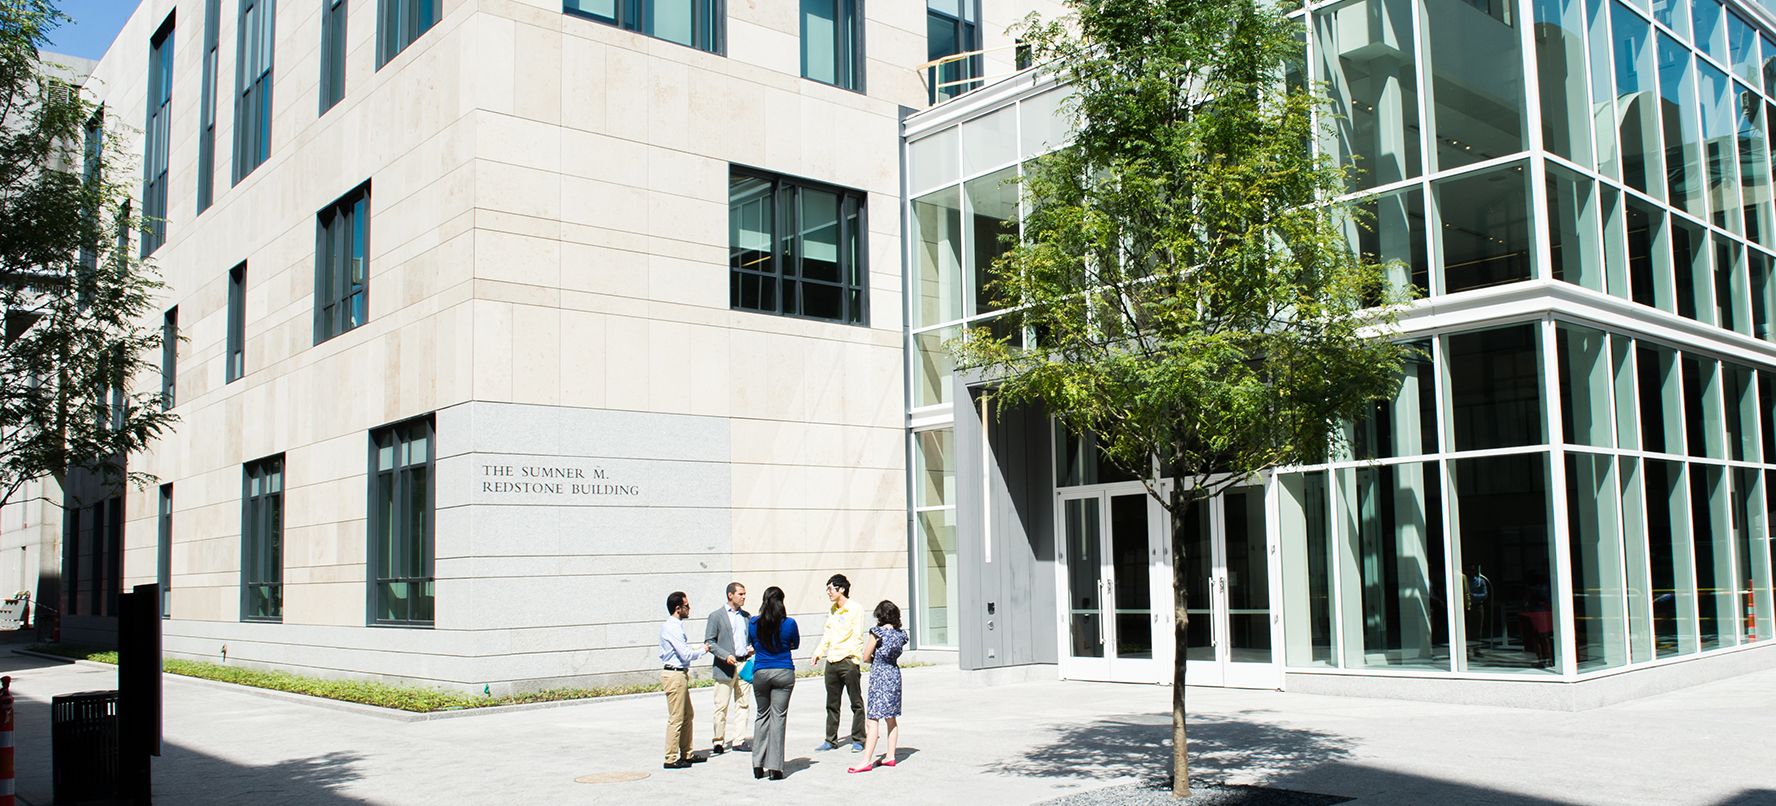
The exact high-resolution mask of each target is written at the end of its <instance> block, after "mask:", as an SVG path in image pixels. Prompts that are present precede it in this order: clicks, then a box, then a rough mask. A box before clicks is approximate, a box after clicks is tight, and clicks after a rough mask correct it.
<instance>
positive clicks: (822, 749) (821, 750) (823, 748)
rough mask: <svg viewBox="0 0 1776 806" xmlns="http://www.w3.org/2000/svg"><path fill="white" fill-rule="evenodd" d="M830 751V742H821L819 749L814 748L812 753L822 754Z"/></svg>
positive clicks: (831, 747)
mask: <svg viewBox="0 0 1776 806" xmlns="http://www.w3.org/2000/svg"><path fill="white" fill-rule="evenodd" d="M831 749H833V743H832V742H821V743H820V746H819V747H816V748H814V752H816V753H824V752H826V751H828V750H831Z"/></svg>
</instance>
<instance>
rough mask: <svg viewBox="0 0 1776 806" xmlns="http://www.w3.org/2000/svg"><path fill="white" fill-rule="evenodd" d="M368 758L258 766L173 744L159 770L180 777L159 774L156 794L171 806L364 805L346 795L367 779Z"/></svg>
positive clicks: (339, 756)
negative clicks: (177, 805)
mask: <svg viewBox="0 0 1776 806" xmlns="http://www.w3.org/2000/svg"><path fill="white" fill-rule="evenodd" d="M366 759H367V757H366V756H365V755H364V754H363V753H359V752H357V751H353V750H336V751H333V752H331V753H325V754H322V755H318V756H310V757H308V758H293V759H287V760H284V761H278V762H274V763H272V764H266V765H262V766H253V765H246V764H241V763H239V762H234V761H228V760H225V759H220V758H217V757H215V756H211V755H208V754H206V753H201V752H198V751H196V750H192V749H190V748H187V747H182V746H180V745H175V744H171V743H168V744H167V745H165V746H164V747H163V748H162V750H161V756H160V758H158V759H155V760H154V767H155V770H156V771H160V770H163V769H165V770H168V771H169V772H170V771H171V769H177V770H178V774H177V775H166V776H164V777H162V776H157V780H156V782H155V786H154V795H155V798H156V799H157V800H160V801H162V802H165V803H206V802H214V803H254V804H268V803H318V804H333V803H361V802H362V801H361V799H358V798H353V797H350V796H348V795H345V794H343V793H344V792H345V790H347V789H349V788H350V787H351V785H352V784H354V783H356V782H358V781H361V780H363V779H364V777H365V775H364V770H363V769H362V768H363V765H364V762H365V761H366Z"/></svg>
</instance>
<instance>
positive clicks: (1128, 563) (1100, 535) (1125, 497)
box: [1059, 487, 1171, 683]
mask: <svg viewBox="0 0 1776 806" xmlns="http://www.w3.org/2000/svg"><path fill="white" fill-rule="evenodd" d="M1158 511H1159V509H1158V505H1157V504H1156V503H1154V502H1153V500H1152V498H1151V497H1150V496H1148V495H1147V492H1146V491H1145V490H1144V489H1142V488H1140V487H1135V488H1134V489H1133V490H1130V491H1126V492H1125V491H1123V490H1121V489H1115V488H1112V489H1108V490H1101V491H1094V492H1088V493H1077V494H1075V493H1068V494H1065V495H1063V496H1062V497H1061V500H1060V513H1059V520H1060V524H1059V525H1060V533H1061V537H1062V540H1063V542H1062V546H1061V552H1060V557H1059V561H1060V562H1059V564H1060V566H1061V574H1062V576H1063V578H1064V579H1063V587H1062V593H1063V596H1064V597H1065V599H1064V600H1063V601H1064V610H1065V614H1066V617H1065V619H1064V622H1065V623H1064V625H1063V635H1062V636H1061V645H1062V648H1063V652H1062V654H1061V667H1062V668H1061V676H1062V677H1067V678H1073V679H1083V680H1115V681H1127V682H1143V683H1152V682H1161V679H1162V677H1163V675H1164V669H1165V668H1166V665H1167V664H1168V663H1169V661H1170V630H1169V629H1161V624H1160V622H1161V621H1162V619H1161V617H1160V616H1161V614H1162V613H1163V612H1164V608H1163V607H1161V608H1156V607H1155V605H1156V604H1163V603H1164V602H1168V601H1170V595H1171V594H1170V591H1171V584H1170V579H1169V577H1167V573H1168V571H1167V569H1166V567H1165V566H1166V561H1165V556H1166V555H1165V551H1164V546H1163V545H1162V542H1161V540H1160V529H1159V525H1160V522H1161V519H1160V518H1158V517H1157V516H1156V513H1157V512H1158ZM1165 622H1166V625H1167V626H1169V625H1170V620H1169V619H1166V620H1165Z"/></svg>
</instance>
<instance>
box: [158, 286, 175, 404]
mask: <svg viewBox="0 0 1776 806" xmlns="http://www.w3.org/2000/svg"><path fill="white" fill-rule="evenodd" d="M178 383H179V308H178V306H176V305H175V306H173V307H172V308H168V309H167V312H166V317H165V318H164V319H162V320H161V323H160V407H161V408H162V409H170V408H172V407H173V406H176V405H178V396H177V395H178Z"/></svg>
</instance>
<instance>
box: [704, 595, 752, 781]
mask: <svg viewBox="0 0 1776 806" xmlns="http://www.w3.org/2000/svg"><path fill="white" fill-rule="evenodd" d="M751 619H752V615H751V614H750V613H747V612H746V586H745V585H742V584H740V583H738V582H729V583H728V602H727V604H725V605H723V606H721V607H719V608H716V610H715V612H713V613H710V614H709V620H708V622H707V624H706V625H705V628H704V631H703V634H704V636H705V638H704V640H706V641H708V642H709V646H710V651H709V654H710V655H713V656H714V657H715V668H714V669H713V674H712V675H711V676H712V677H714V678H715V731H714V734H713V735H714V737H715V738H714V744H712V745H710V748H709V752H710V753H711V754H716V755H719V754H721V753H724V752H726V749H725V748H723V747H722V741H723V739H724V738H726V736H727V734H728V706H729V704H731V703H733V702H735V701H738V702H739V704H740V713H739V714H736V716H738V717H739V719H740V735H741V737H742V739H741V740H740V741H743V740H744V737H745V736H747V735H748V734H750V733H751V732H752V731H751V730H750V729H748V727H747V726H748V725H750V724H751V723H752V720H751V719H749V718H748V712H750V711H751V709H752V684H751V683H748V682H746V681H744V680H741V679H740V664H742V663H745V662H746V659H747V658H750V657H752V643H751V641H749V640H748V639H747V631H746V628H747V622H749V621H751ZM740 741H735V742H732V743H731V744H730V746H732V747H739V746H740Z"/></svg>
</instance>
